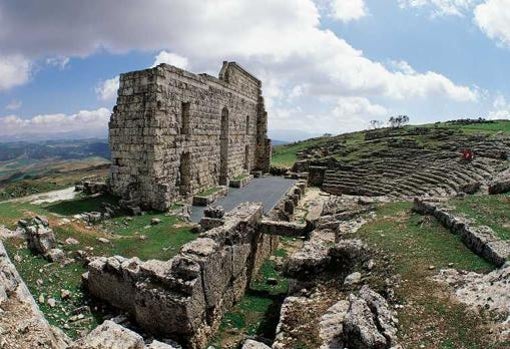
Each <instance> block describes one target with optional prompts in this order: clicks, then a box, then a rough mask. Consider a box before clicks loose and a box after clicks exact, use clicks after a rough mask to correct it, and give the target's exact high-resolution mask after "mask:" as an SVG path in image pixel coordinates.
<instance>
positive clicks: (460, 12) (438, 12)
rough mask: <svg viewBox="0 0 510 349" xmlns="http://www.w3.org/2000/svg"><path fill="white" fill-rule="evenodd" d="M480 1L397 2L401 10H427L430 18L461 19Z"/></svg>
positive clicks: (416, 0)
mask: <svg viewBox="0 0 510 349" xmlns="http://www.w3.org/2000/svg"><path fill="white" fill-rule="evenodd" d="M478 2H480V0H398V3H399V6H400V7H401V8H407V7H418V8H422V7H424V8H429V9H430V10H431V11H432V16H433V17H436V16H460V17H463V16H464V15H465V13H466V12H467V11H470V10H471V9H472V8H473V6H474V5H475V4H476V3H478Z"/></svg>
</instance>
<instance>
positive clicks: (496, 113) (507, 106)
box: [487, 94, 510, 120]
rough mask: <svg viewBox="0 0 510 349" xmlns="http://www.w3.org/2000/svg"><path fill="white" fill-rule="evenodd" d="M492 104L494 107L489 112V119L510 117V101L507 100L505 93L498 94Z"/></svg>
mask: <svg viewBox="0 0 510 349" xmlns="http://www.w3.org/2000/svg"><path fill="white" fill-rule="evenodd" d="M492 106H493V108H494V109H493V110H491V111H490V112H489V115H488V117H487V118H488V119H490V120H501V119H510V103H508V102H507V100H506V98H505V97H504V96H503V95H501V94H500V95H497V96H496V98H495V99H494V103H493V105H492Z"/></svg>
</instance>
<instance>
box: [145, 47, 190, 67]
mask: <svg viewBox="0 0 510 349" xmlns="http://www.w3.org/2000/svg"><path fill="white" fill-rule="evenodd" d="M161 63H166V64H170V65H173V66H175V67H177V68H181V69H189V66H190V65H189V61H188V59H187V58H186V57H183V56H179V55H178V54H175V53H171V52H167V51H161V52H160V53H158V55H157V56H156V58H155V61H154V64H153V65H152V66H153V67H155V66H157V65H159V64H161Z"/></svg>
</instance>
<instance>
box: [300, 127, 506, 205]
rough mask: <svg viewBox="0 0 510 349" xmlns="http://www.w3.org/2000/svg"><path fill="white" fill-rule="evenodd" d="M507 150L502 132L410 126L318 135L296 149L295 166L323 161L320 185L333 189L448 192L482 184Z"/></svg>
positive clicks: (497, 169)
mask: <svg viewBox="0 0 510 349" xmlns="http://www.w3.org/2000/svg"><path fill="white" fill-rule="evenodd" d="M361 137H362V138H361ZM356 138H357V140H356ZM465 149H469V150H471V151H472V152H473V153H474V154H475V158H474V159H473V160H472V161H466V160H465V159H463V156H462V151H463V150H465ZM508 154H510V136H509V135H506V134H503V133H501V132H500V133H490V134H488V133H485V134H484V133H472V134H467V133H465V132H463V130H460V129H453V128H448V127H411V128H404V129H382V130H375V131H367V132H365V133H361V134H360V133H357V134H351V135H350V137H349V136H348V135H347V136H346V135H342V136H338V137H330V138H329V139H326V138H323V139H320V140H318V141H316V142H315V143H314V144H313V145H312V146H310V147H306V148H305V149H303V150H302V151H300V152H299V153H298V154H297V157H298V161H297V163H296V165H295V166H294V168H295V169H296V170H298V171H299V170H301V171H308V170H310V167H312V170H313V166H323V167H324V166H325V167H326V171H325V174H324V179H323V182H322V189H323V190H324V191H326V192H329V193H332V194H336V195H339V194H352V195H366V196H388V197H412V196H451V195H456V194H458V193H462V192H465V193H473V192H476V191H478V190H479V189H480V188H484V186H485V185H486V184H487V183H488V182H490V181H491V179H493V178H494V177H496V176H497V175H498V174H499V173H500V172H501V171H503V170H504V169H506V168H507V167H508V165H507V158H508Z"/></svg>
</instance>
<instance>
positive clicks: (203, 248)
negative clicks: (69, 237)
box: [84, 203, 278, 349]
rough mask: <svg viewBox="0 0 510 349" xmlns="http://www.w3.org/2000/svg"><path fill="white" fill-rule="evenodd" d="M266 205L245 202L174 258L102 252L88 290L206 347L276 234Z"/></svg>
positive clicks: (196, 348)
mask: <svg viewBox="0 0 510 349" xmlns="http://www.w3.org/2000/svg"><path fill="white" fill-rule="evenodd" d="M262 212H263V211H262V205H260V204H253V203H246V204H242V205H240V206H239V207H237V208H236V209H234V210H232V211H231V212H229V213H228V214H227V215H225V223H224V224H223V225H222V226H220V227H216V228H213V229H211V230H209V231H207V232H205V233H202V234H201V235H200V236H199V237H198V239H196V240H194V241H192V242H189V243H188V244H186V245H184V246H183V247H182V248H181V251H180V253H179V254H178V255H177V256H175V257H174V258H173V259H171V260H169V261H166V262H162V261H147V262H141V261H140V260H139V259H137V258H132V259H125V258H122V257H111V258H105V257H103V258H98V259H96V260H94V261H92V262H91V263H90V264H89V271H88V273H87V274H86V275H85V276H84V278H85V281H86V284H87V285H88V289H89V291H90V293H91V294H92V295H94V296H96V297H98V298H100V299H103V300H105V301H107V302H108V303H110V304H112V305H114V306H116V307H118V308H121V309H123V310H125V311H127V312H129V313H130V314H131V315H132V316H133V317H134V318H135V320H136V321H137V322H138V324H139V325H140V326H141V327H143V328H144V329H145V330H146V331H148V332H151V333H157V334H162V335H164V336H166V337H169V338H171V339H173V340H175V341H177V342H179V343H181V344H182V345H183V346H184V347H185V348H192V349H200V348H204V347H205V346H206V344H207V342H208V341H209V339H210V336H211V335H212V334H213V333H214V332H215V331H216V330H217V328H218V326H219V324H220V321H221V318H222V317H223V315H224V313H225V312H226V311H227V310H228V309H230V308H231V307H232V306H233V304H234V303H235V302H237V301H239V300H240V299H241V298H242V297H243V295H244V293H245V291H246V289H247V287H248V285H249V283H250V281H251V278H252V276H254V275H255V274H256V273H257V271H258V269H259V268H260V266H261V265H262V263H263V261H264V260H265V259H266V258H268V257H269V256H270V255H271V254H272V252H273V251H274V250H275V249H276V247H277V242H278V237H277V236H271V235H265V234H263V233H262V232H261V230H260V222H261V220H262Z"/></svg>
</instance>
